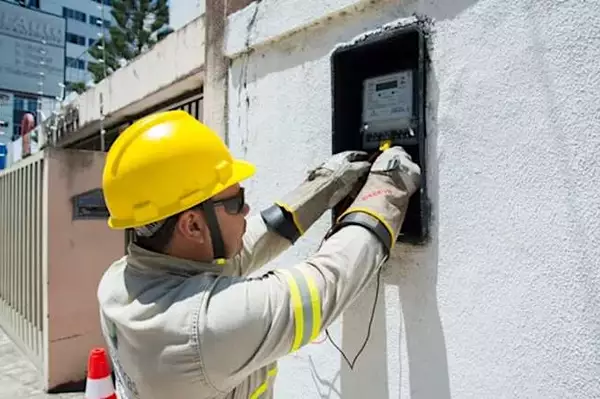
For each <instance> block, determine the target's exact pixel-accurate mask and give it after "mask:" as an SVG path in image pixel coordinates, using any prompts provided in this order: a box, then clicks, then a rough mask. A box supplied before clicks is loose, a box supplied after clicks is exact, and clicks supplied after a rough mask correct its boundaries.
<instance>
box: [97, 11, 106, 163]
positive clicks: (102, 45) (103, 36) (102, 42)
mask: <svg viewBox="0 0 600 399" xmlns="http://www.w3.org/2000/svg"><path fill="white" fill-rule="evenodd" d="M104 1H105V0H101V1H100V4H99V5H98V8H99V9H100V20H96V24H98V25H99V27H100V31H99V32H98V37H99V44H98V48H99V49H100V50H101V51H102V59H101V60H98V62H99V63H100V64H102V78H103V79H106V76H107V73H106V72H107V69H106V68H107V66H106V28H105V23H104V8H105V7H104ZM99 100H100V150H101V151H106V138H105V136H106V130H105V129H104V118H105V115H104V95H103V94H102V93H100V98H99Z"/></svg>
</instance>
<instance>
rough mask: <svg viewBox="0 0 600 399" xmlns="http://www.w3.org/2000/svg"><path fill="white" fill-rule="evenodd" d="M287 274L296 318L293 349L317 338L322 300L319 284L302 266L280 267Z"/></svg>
mask: <svg viewBox="0 0 600 399" xmlns="http://www.w3.org/2000/svg"><path fill="white" fill-rule="evenodd" d="M278 271H280V272H281V273H282V274H284V275H285V276H286V280H287V283H288V286H289V288H290V301H291V307H292V313H293V318H294V327H295V333H294V340H293V343H292V348H291V351H292V352H293V351H296V350H298V349H300V348H301V347H302V346H303V345H306V344H308V343H309V342H310V341H312V340H313V339H315V338H316V337H317V335H318V333H319V330H320V328H321V300H320V295H319V292H318V290H317V286H316V284H315V282H314V280H313V279H312V277H311V276H310V275H309V274H307V273H306V274H305V273H304V272H303V271H302V270H301V269H300V268H292V269H279V270H278Z"/></svg>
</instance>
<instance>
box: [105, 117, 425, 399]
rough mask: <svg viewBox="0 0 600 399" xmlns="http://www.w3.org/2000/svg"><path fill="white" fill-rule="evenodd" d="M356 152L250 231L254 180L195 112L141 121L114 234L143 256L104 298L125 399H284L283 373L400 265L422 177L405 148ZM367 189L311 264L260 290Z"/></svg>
mask: <svg viewBox="0 0 600 399" xmlns="http://www.w3.org/2000/svg"><path fill="white" fill-rule="evenodd" d="M365 159H366V154H365V153H362V152H344V153H340V154H337V155H334V156H333V157H332V158H331V159H330V160H329V161H327V162H325V163H324V164H322V165H321V166H319V167H317V168H316V169H315V170H313V171H312V172H311V173H310V174H309V176H308V178H307V179H306V180H305V181H304V182H303V183H302V184H301V185H300V186H299V187H297V188H296V189H295V190H293V191H292V192H291V193H290V194H289V195H287V196H285V197H284V198H283V199H282V200H281V201H278V202H276V203H275V204H274V205H273V206H271V207H269V208H267V209H265V210H263V211H262V212H260V214H259V215H256V216H254V217H252V218H249V220H248V221H247V222H246V216H247V215H248V212H249V208H248V206H247V205H246V203H245V201H244V190H243V188H242V187H241V186H240V183H241V182H242V181H243V180H245V179H247V178H249V177H250V176H252V175H253V174H254V171H255V168H254V166H252V165H251V164H249V163H247V162H244V161H241V160H236V159H233V158H232V156H231V154H230V153H229V150H228V149H227V147H226V146H225V144H224V143H223V142H222V141H221V140H220V138H219V137H218V136H217V135H216V134H215V133H214V132H212V131H211V130H209V129H208V128H207V127H206V126H204V125H202V124H201V123H200V122H198V121H196V120H195V119H194V118H193V117H191V116H190V115H188V114H186V113H185V112H183V111H170V112H164V113H158V114H154V115H150V116H148V117H145V118H142V119H141V120H139V121H137V122H136V123H134V124H133V125H132V126H130V127H129V128H128V129H127V130H125V131H124V132H123V133H121V135H120V136H119V138H118V139H117V140H116V141H115V143H114V144H113V146H112V147H111V149H110V151H109V153H108V155H107V159H106V165H105V169H104V175H103V189H104V196H105V199H106V203H107V206H108V209H109V211H110V218H109V221H108V223H109V226H111V227H112V228H115V229H130V228H131V229H133V230H134V232H135V240H134V243H133V244H131V245H130V246H129V248H128V253H127V255H126V256H125V257H123V258H122V259H120V260H118V261H117V262H115V263H114V264H113V265H112V266H111V267H110V268H109V269H108V270H107V271H106V273H105V275H104V276H103V278H102V281H101V282H100V286H99V288H98V298H99V301H100V308H101V322H102V329H103V334H104V336H105V338H106V340H107V345H108V348H109V351H110V354H111V357H112V359H113V362H114V366H115V375H116V377H117V391H118V392H119V394H120V396H121V397H122V398H143V399H164V398H166V399H188V398H189V399H191V398H195V399H200V398H227V399H234V398H236V399H237V398H243V399H248V398H251V399H257V398H272V396H273V380H274V376H275V373H276V361H277V360H278V359H279V358H280V357H282V356H285V355H286V354H288V353H291V352H294V351H297V350H298V349H300V348H301V347H302V346H304V345H306V344H308V343H310V342H311V341H312V340H314V339H315V338H316V337H317V336H318V335H319V333H320V332H321V331H323V330H324V329H325V328H326V327H327V326H329V325H330V324H331V323H332V322H333V321H334V320H335V319H336V318H337V317H338V316H339V315H340V314H341V313H342V312H343V311H344V309H346V307H347V306H348V305H349V304H350V303H351V302H352V300H353V299H354V298H355V297H356V296H357V295H358V294H359V293H360V292H361V290H362V289H363V288H364V287H365V286H366V285H367V284H368V283H369V282H370V281H371V280H372V277H373V276H374V275H375V274H376V272H377V270H378V268H379V267H381V265H382V263H383V262H384V261H385V260H386V259H387V258H388V255H389V252H390V249H391V248H392V246H393V245H394V242H395V237H396V236H397V234H398V233H399V230H400V227H401V224H402V222H403V219H404V213H405V211H406V207H407V204H408V200H409V197H410V196H411V195H412V194H413V193H414V192H415V191H416V189H417V187H418V184H419V179H420V169H419V167H418V166H417V165H415V164H414V163H413V162H411V160H410V157H409V156H408V155H407V154H406V153H405V152H404V150H402V149H401V148H399V147H393V148H391V149H388V150H386V151H385V152H383V153H382V154H381V155H380V156H379V157H378V158H377V159H376V160H375V161H374V163H373V165H370V164H369V163H368V162H366V160H365ZM362 177H367V179H366V182H365V184H364V186H363V187H362V189H361V190H360V191H359V193H358V196H357V198H356V199H355V200H354V202H353V203H352V204H351V205H350V207H349V208H348V210H347V211H346V212H344V214H343V215H342V216H341V217H340V218H339V219H338V221H337V222H336V223H335V225H334V226H333V227H332V229H331V230H330V232H329V233H328V234H327V237H326V239H325V241H324V242H323V244H322V246H321V248H320V249H319V250H318V251H317V252H316V253H315V254H314V255H313V256H311V257H310V258H308V259H307V260H306V261H303V262H299V263H297V264H296V265H290V267H288V268H280V269H275V270H273V271H270V272H265V273H263V274H262V275H258V276H256V277H249V276H248V274H249V273H251V272H253V271H255V270H256V269H257V268H259V267H261V266H262V265H264V264H266V263H267V262H269V261H271V260H272V259H274V258H275V257H276V256H277V255H279V254H280V253H281V252H282V251H284V250H285V249H287V248H289V247H290V246H291V245H293V243H294V242H295V241H296V240H297V239H298V238H299V237H300V236H301V235H302V234H303V233H304V232H305V231H306V230H307V229H308V228H309V227H310V226H311V225H312V224H313V223H314V222H315V221H316V220H317V219H318V218H319V217H320V216H321V215H322V214H323V213H324V212H325V211H326V210H327V209H331V208H332V207H333V206H335V205H336V204H337V203H338V202H339V201H340V200H342V199H343V198H345V197H346V196H347V195H348V194H349V193H350V192H351V190H352V189H353V187H354V186H356V185H357V183H358V182H359V181H360V179H361V178H362Z"/></svg>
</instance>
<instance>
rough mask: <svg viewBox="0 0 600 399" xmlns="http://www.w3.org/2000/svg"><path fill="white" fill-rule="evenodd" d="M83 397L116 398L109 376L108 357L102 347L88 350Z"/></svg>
mask: <svg viewBox="0 0 600 399" xmlns="http://www.w3.org/2000/svg"><path fill="white" fill-rule="evenodd" d="M85 399H117V394H116V393H115V387H114V385H113V382H112V378H111V377H110V367H109V365H108V357H107V356H106V351H105V350H104V349H103V348H94V349H92V350H91V351H90V356H89V358H88V375H87V381H86V384H85Z"/></svg>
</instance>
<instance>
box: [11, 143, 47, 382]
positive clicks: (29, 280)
mask: <svg viewBox="0 0 600 399" xmlns="http://www.w3.org/2000/svg"><path fill="white" fill-rule="evenodd" d="M43 182H44V159H43V153H37V154H34V155H32V156H30V157H28V158H27V159H24V160H22V161H21V162H19V164H18V165H15V166H14V167H12V168H10V169H7V170H4V171H0V232H1V233H0V324H1V325H2V327H3V328H4V329H5V330H6V332H7V333H8V335H9V336H10V337H11V338H12V339H13V341H14V342H15V343H16V344H17V345H18V346H19V347H20V348H21V349H22V350H23V351H24V352H25V353H26V354H27V355H28V356H29V357H30V358H31V360H32V361H33V363H34V364H35V365H36V366H37V367H38V368H39V369H40V370H42V369H43V364H44V360H45V359H44V353H45V351H44V339H43V337H44V319H43V315H44V309H43V308H44V298H45V295H44V290H45V287H46V284H45V281H46V275H47V273H46V271H45V267H46V265H45V260H44V253H45V246H46V244H45V242H44V234H43V229H44V220H46V218H45V215H44V213H45V210H44V205H43V204H44V184H43Z"/></svg>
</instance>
